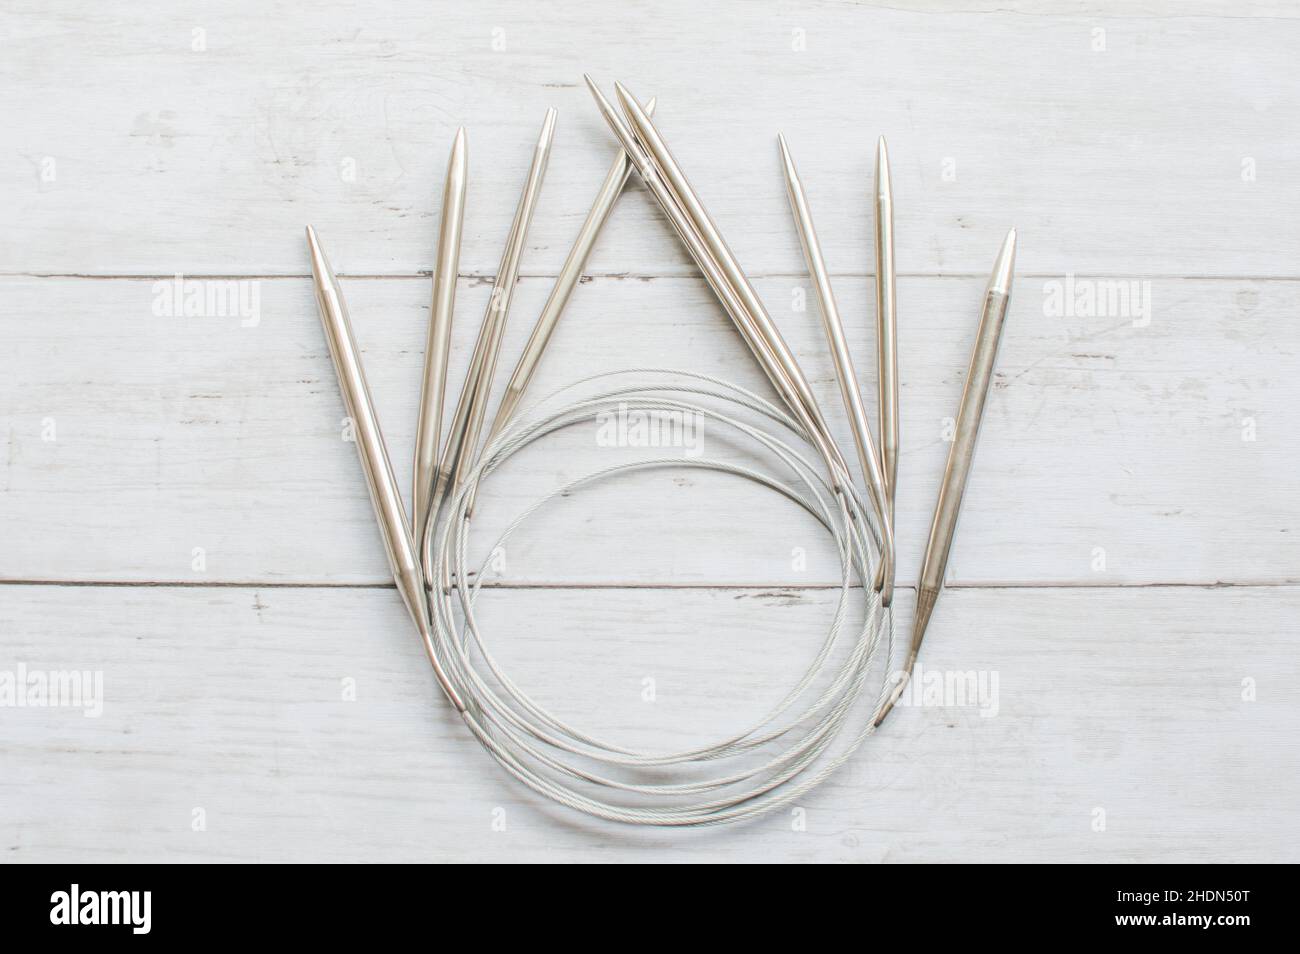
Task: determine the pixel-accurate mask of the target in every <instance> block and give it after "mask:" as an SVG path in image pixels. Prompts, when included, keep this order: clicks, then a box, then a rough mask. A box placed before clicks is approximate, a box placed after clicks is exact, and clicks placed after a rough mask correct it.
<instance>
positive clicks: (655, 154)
mask: <svg viewBox="0 0 1300 954" xmlns="http://www.w3.org/2000/svg"><path fill="white" fill-rule="evenodd" d="M614 89H615V92H616V93H617V94H618V98H619V102H620V104H621V105H622V107H623V112H624V115H625V116H626V117H627V119H628V124H629V127H630V128H631V130H632V131H633V133H634V134H635V136H636V138H637V141H638V142H639V143H640V144H641V146H642V147H643V148H644V150H645V152H646V153H647V154H648V155H649V157H650V159H651V161H652V163H653V165H654V167H655V168H656V169H657V170H658V172H660V173H661V174H662V175H663V177H664V180H665V182H666V183H667V185H668V191H669V193H670V194H671V195H672V196H673V198H674V199H675V200H676V202H677V204H678V205H679V207H680V208H681V210H682V211H683V212H684V213H685V214H686V215H687V217H688V218H689V220H690V222H691V224H692V226H693V227H694V230H695V232H696V234H697V235H698V236H699V237H700V239H701V241H703V243H704V245H705V248H706V251H707V254H708V255H709V256H710V257H711V258H712V259H713V260H714V261H715V262H716V263H717V264H718V266H719V267H720V268H721V270H722V271H723V274H724V276H725V278H726V280H727V282H728V283H729V284H730V285H731V287H732V288H733V290H734V291H735V293H736V295H737V296H738V297H739V298H740V300H741V303H742V305H743V307H744V309H745V311H746V312H747V313H748V314H749V315H750V317H751V319H752V322H753V324H754V326H755V327H756V328H757V329H758V333H759V335H760V336H761V337H762V338H763V339H765V341H766V343H767V345H768V347H769V348H770V349H771V351H772V352H773V353H774V355H775V357H776V360H777V363H778V365H779V367H780V369H781V372H782V373H783V375H784V376H785V377H786V378H788V379H789V381H790V382H791V384H792V385H793V386H794V388H795V389H796V391H797V392H798V394H799V398H800V400H801V401H802V403H803V405H804V408H805V410H806V412H807V414H808V416H809V417H810V418H811V420H812V421H813V422H814V428H813V429H810V433H811V432H815V431H817V430H820V432H821V434H823V435H825V437H826V440H825V441H824V442H821V444H822V446H824V447H826V448H828V449H829V452H830V453H829V456H828V459H829V460H832V461H833V462H834V463H835V465H836V468H838V469H839V470H841V471H842V472H843V474H844V475H845V477H846V478H848V474H849V470H848V465H847V464H846V463H845V461H844V459H843V457H842V456H841V455H840V453H839V450H838V448H837V447H836V445H835V442H834V440H833V439H831V436H830V434H831V432H830V428H829V426H828V425H827V424H826V419H825V418H824V417H823V416H822V413H821V409H820V407H819V406H818V404H817V400H816V398H815V397H813V394H812V389H811V388H810V387H809V385H808V381H807V379H806V378H805V377H804V375H803V372H802V370H801V369H800V367H799V364H798V362H797V361H796V360H795V358H794V355H793V354H792V353H791V352H790V349H789V348H788V347H787V346H786V343H785V340H784V339H783V338H782V337H781V333H780V331H778V330H777V327H776V325H775V324H774V323H773V322H772V319H771V317H770V316H769V315H768V314H767V310H766V309H765V308H764V306H763V303H762V301H761V300H760V299H759V297H758V294H757V292H755V291H754V288H753V286H752V285H751V284H750V282H749V279H748V277H747V276H746V275H745V273H744V271H743V270H742V269H741V267H740V264H739V263H738V262H737V261H736V258H735V255H734V254H733V253H732V252H731V249H730V248H729V247H728V246H727V243H726V242H725V240H723V238H722V235H721V233H719V231H718V229H717V226H716V225H715V224H714V222H713V220H712V219H711V218H710V217H709V214H708V211H707V210H706V209H705V208H704V206H703V204H702V203H701V202H700V200H699V197H698V195H696V193H695V190H694V189H693V188H692V187H691V184H690V182H689V181H688V180H687V179H686V176H685V174H684V173H683V172H682V170H681V167H680V166H678V164H677V162H676V160H675V159H674V158H673V156H672V153H671V151H670V150H669V149H668V145H667V143H666V142H665V141H664V140H663V137H662V136H660V134H659V132H658V130H657V129H656V128H655V125H654V123H653V122H652V121H651V119H650V117H649V116H648V115H646V113H645V111H644V110H642V109H641V107H640V106H639V105H638V104H637V101H636V99H635V97H633V96H632V95H631V93H629V92H628V90H627V89H626V87H624V86H623V85H622V84H621V83H615V84H614ZM836 468H833V469H832V470H834V469H836ZM832 476H833V477H834V473H832ZM848 479H850V480H851V478H848ZM877 509H878V508H877ZM879 522H880V524H881V526H882V527H883V526H884V524H885V523H886V521H885V520H884V518H883V516H882V517H881V520H880V521H879ZM880 542H881V552H882V553H883V554H886V557H885V558H884V559H882V560H881V565H880V567H879V570H878V574H877V579H876V588H877V589H879V590H880V592H881V601H882V602H883V603H884V605H886V606H888V605H889V604H890V602H891V601H892V599H893V591H894V575H893V560H892V535H891V534H890V533H889V531H888V529H885V530H882V535H881V541H880Z"/></svg>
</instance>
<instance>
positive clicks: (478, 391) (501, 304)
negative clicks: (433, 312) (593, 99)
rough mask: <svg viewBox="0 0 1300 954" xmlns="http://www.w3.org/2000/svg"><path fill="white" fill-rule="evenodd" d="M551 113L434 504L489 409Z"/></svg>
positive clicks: (465, 467)
mask: <svg viewBox="0 0 1300 954" xmlns="http://www.w3.org/2000/svg"><path fill="white" fill-rule="evenodd" d="M555 116H556V113H555V110H554V109H548V110H547V111H546V119H545V120H544V121H543V122H542V131H541V134H540V135H539V136H538V139H537V146H536V148H535V149H534V150H533V161H532V165H531V166H530V167H529V170H528V178H527V179H526V180H525V181H524V191H523V194H522V195H521V196H520V197H519V205H518V206H517V207H516V209H515V217H514V221H513V222H512V223H511V226H510V233H509V235H508V236H507V238H506V245H505V250H504V251H503V253H502V256H501V264H500V265H499V266H498V268H497V276H496V281H495V282H494V283H493V286H492V295H491V297H490V298H489V299H488V305H487V311H486V312H485V313H484V315H483V324H482V326H481V327H480V328H479V335H478V340H477V341H476V342H475V344H474V354H473V356H472V357H471V359H470V366H469V371H468V372H467V374H466V375H465V383H464V386H463V387H462V388H461V392H460V399H459V401H457V403H456V412H455V414H454V416H453V418H452V425H451V427H452V429H451V433H450V435H449V436H448V438H447V445H446V447H444V448H443V453H442V462H441V464H440V465H439V467H438V479H437V483H436V485H435V490H434V498H433V506H434V507H435V508H436V507H437V506H438V505H439V504H440V503H441V500H442V497H443V495H444V494H445V493H446V492H447V490H448V489H450V490H451V491H452V493H453V494H454V493H455V492H456V491H458V490H459V489H460V487H461V485H462V484H463V482H464V480H465V477H466V476H467V475H468V473H469V469H470V467H472V466H473V463H474V457H475V451H476V449H477V446H478V437H479V431H480V430H481V428H482V426H483V418H484V417H485V415H486V413H487V397H488V392H489V391H490V389H491V387H492V377H493V374H494V372H495V370H496V361H497V354H498V353H499V352H500V350H501V335H502V332H503V331H504V328H505V319H506V316H507V314H508V313H509V310H510V302H511V299H512V298H513V296H514V286H515V282H516V280H517V279H518V278H519V262H520V258H521V256H522V254H523V247H524V241H525V239H526V237H527V233H528V225H529V223H530V222H531V221H532V217H533V210H534V208H535V207H536V204H537V196H538V193H539V192H540V191H541V187H542V179H543V178H544V177H545V175H546V163H547V160H548V159H549V158H550V155H551V143H552V142H553V140H554V138H555ZM430 536H432V535H431V534H430V535H428V536H426V537H425V548H424V553H425V554H426V555H427V553H428V549H429V548H428V542H429V538H430ZM426 564H428V561H426Z"/></svg>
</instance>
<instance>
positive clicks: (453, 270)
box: [411, 126, 469, 553]
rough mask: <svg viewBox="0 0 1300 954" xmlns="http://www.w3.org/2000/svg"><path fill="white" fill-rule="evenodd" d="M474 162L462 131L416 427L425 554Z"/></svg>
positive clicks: (419, 530) (416, 489) (445, 198)
mask: <svg viewBox="0 0 1300 954" xmlns="http://www.w3.org/2000/svg"><path fill="white" fill-rule="evenodd" d="M468 179H469V159H468V155H467V148H466V145H465V128H464V127H463V126H462V127H461V128H460V129H459V130H457V131H456V139H455V141H454V142H453V143H452V145H451V157H450V158H449V159H448V160H447V178H446V181H445V183H444V185H443V188H442V225H441V227H440V228H439V230H438V249H437V257H436V258H435V260H434V265H433V300H432V304H431V305H430V309H429V337H428V341H427V343H426V344H425V348H424V378H423V380H422V381H421V385H420V416H419V419H418V421H417V423H416V427H415V478H414V480H415V483H414V486H413V487H412V492H411V510H412V512H413V513H414V516H415V523H414V525H413V529H414V531H415V548H416V552H417V553H419V552H420V551H421V550H422V549H423V547H422V544H423V542H424V536H425V534H426V533H429V532H430V529H429V524H430V522H431V521H432V513H431V511H432V510H433V485H434V481H435V480H436V479H437V474H438V444H439V440H440V438H441V436H442V406H443V402H444V400H445V398H446V389H447V359H448V357H449V355H450V352H451V317H452V310H453V306H454V304H455V301H456V279H457V277H458V274H459V272H460V237H461V227H462V225H463V224H464V221H465V188H466V185H467V183H468Z"/></svg>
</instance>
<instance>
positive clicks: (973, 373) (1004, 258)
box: [874, 229, 1016, 725]
mask: <svg viewBox="0 0 1300 954" xmlns="http://www.w3.org/2000/svg"><path fill="white" fill-rule="evenodd" d="M1015 267H1016V230H1015V229H1012V230H1011V231H1009V232H1008V233H1007V237H1006V239H1005V240H1004V241H1003V242H1002V250H1001V251H1000V252H998V257H997V260H996V261H995V262H994V263H993V274H992V275H991V276H990V277H989V284H988V289H987V290H986V291H985V292H984V305H983V308H982V309H981V311H980V326H979V331H978V332H977V333H976V336H975V349H974V350H973V351H972V352H971V357H970V370H969V371H968V372H967V373H966V386H965V388H963V389H962V394H961V407H960V409H959V410H958V412H957V430H956V434H955V435H954V437H953V442H952V447H950V448H949V449H948V465H947V467H945V468H944V472H943V483H941V484H940V485H939V499H938V500H937V501H936V502H935V505H934V521H933V522H932V523H931V524H930V541H929V543H928V544H927V545H926V548H925V560H924V561H923V562H922V564H921V580H920V582H919V583H918V584H917V588H916V617H915V619H914V620H913V622H912V643H911V646H910V647H909V648H908V652H907V664H906V665H905V667H904V668H903V672H902V677H901V678H900V679H899V681H898V685H897V686H895V687H894V691H893V692H892V693H891V694H890V697H889V700H888V701H887V702H886V703H885V704H884V705H883V706H881V707H880V712H879V714H878V715H877V716H876V718H875V720H874V722H875V724H876V725H880V723H881V722H882V721H884V718H885V716H887V715H889V712H890V710H891V709H892V708H893V707H894V703H896V702H897V701H898V699H899V697H900V696H901V695H902V694H903V688H904V687H905V686H906V685H907V681H908V678H909V677H910V676H911V674H912V668H913V667H914V666H915V665H916V655H917V653H918V652H919V651H920V649H921V641H922V640H923V639H924V638H925V630H926V627H927V626H928V625H929V623H930V616H931V614H932V613H933V612H934V604H935V603H936V601H938V599H939V593H940V592H941V591H942V590H943V576H944V570H945V569H946V568H947V566H948V553H949V551H950V550H951V548H952V538H953V534H954V532H955V531H956V529H957V516H958V514H959V512H960V511H961V502H962V495H963V494H964V493H965V491H966V478H967V477H969V476H970V469H971V462H972V461H973V460H974V456H975V444H976V442H977V440H978V438H979V430H980V420H981V419H982V418H983V416H984V401H985V399H986V398H987V397H988V393H989V385H990V384H991V383H992V381H993V368H994V365H995V364H996V363H997V355H998V343H999V342H1000V341H1001V339H1002V326H1003V324H1004V323H1005V320H1006V317H1007V305H1008V303H1009V302H1010V301H1011V281H1012V277H1013V275H1014V273H1015Z"/></svg>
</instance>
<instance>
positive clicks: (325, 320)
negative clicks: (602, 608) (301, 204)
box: [307, 226, 465, 712]
mask: <svg viewBox="0 0 1300 954" xmlns="http://www.w3.org/2000/svg"><path fill="white" fill-rule="evenodd" d="M307 246H308V249H309V251H310V253H311V269H312V278H313V282H314V285H315V289H316V303H317V304H318V305H319V306H320V317H321V325H322V326H323V327H324V329H325V340H326V342H328V344H329V351H330V357H331V358H333V360H334V370H335V372H336V373H337V374H338V379H339V390H341V391H342V392H343V403H344V406H345V407H346V408H347V412H348V416H349V417H351V419H352V422H353V429H354V433H355V435H356V444H357V452H358V453H359V454H360V455H361V467H362V469H363V470H364V471H365V473H366V485H367V486H368V487H369V488H370V500H371V502H372V503H373V504H374V507H375V517H376V518H377V520H378V523H379V529H380V532H381V533H382V535H383V538H384V547H385V549H386V550H387V551H388V562H389V565H390V566H391V568H392V571H393V580H394V581H395V582H396V583H397V592H398V593H399V594H401V597H402V602H403V603H405V604H406V610H407V612H408V613H410V615H411V619H412V620H413V621H414V622H415V627H416V629H417V630H419V633H420V640H421V642H422V643H423V644H424V651H425V654H426V655H427V656H428V657H429V662H430V663H431V664H432V665H433V672H434V675H435V676H436V677H437V679H438V684H439V685H440V686H442V691H443V692H445V693H446V694H447V698H448V699H449V700H451V704H452V705H454V706H455V707H456V709H457V710H459V711H460V712H464V711H465V704H464V702H462V700H461V698H460V695H459V694H458V693H457V692H456V690H455V688H454V687H453V686H452V684H451V681H450V680H449V679H448V678H447V673H446V671H445V670H444V669H443V666H442V663H441V661H440V660H439V659H438V655H437V652H436V651H435V650H434V644H433V633H432V627H431V624H430V620H429V606H428V603H427V601H426V600H425V594H424V576H423V573H422V571H421V569H420V564H419V562H418V561H417V559H416V555H415V554H416V551H415V544H414V542H413V541H412V539H411V525H410V522H409V521H408V520H407V517H406V509H405V508H404V507H403V506H402V494H401V491H400V490H399V489H398V486H397V478H396V477H394V476H393V465H392V463H391V462H390V461H389V459H388V448H387V447H386V446H385V445H384V435H383V432H382V431H381V430H380V428H379V418H378V417H377V416H376V414H375V407H374V402H373V401H372V400H371V398H370V389H369V387H367V385H366V375H365V370H364V368H363V367H362V365H361V353H360V351H359V350H358V348H357V343H356V340H355V339H354V338H353V337H352V325H351V322H350V320H349V319H348V307H347V303H346V302H345V301H344V300H343V289H342V288H341V287H340V285H339V283H338V279H337V278H335V277H334V272H333V270H332V269H331V268H330V264H329V261H328V260H327V259H326V258H325V252H324V250H322V249H321V246H320V241H319V240H318V239H317V238H316V232H315V230H314V229H312V227H311V226H307Z"/></svg>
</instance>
